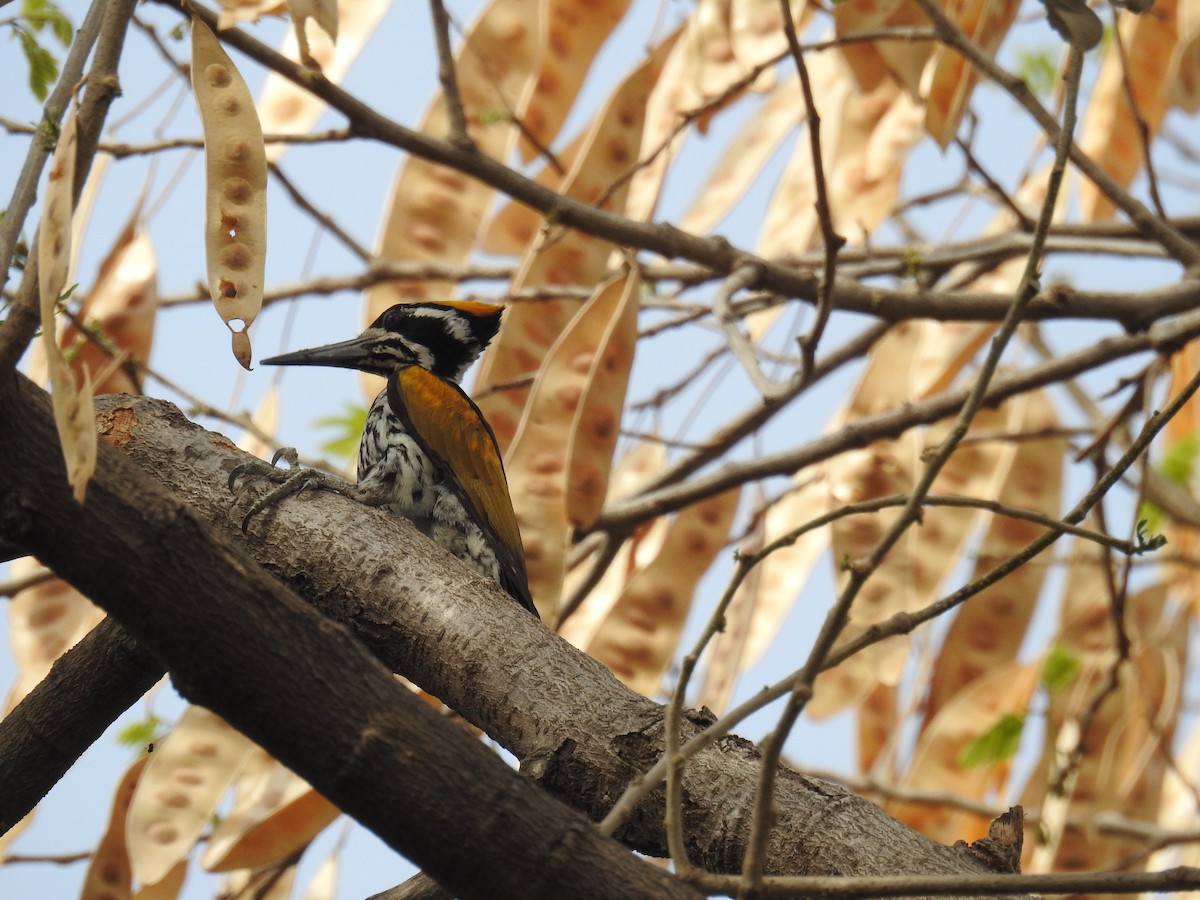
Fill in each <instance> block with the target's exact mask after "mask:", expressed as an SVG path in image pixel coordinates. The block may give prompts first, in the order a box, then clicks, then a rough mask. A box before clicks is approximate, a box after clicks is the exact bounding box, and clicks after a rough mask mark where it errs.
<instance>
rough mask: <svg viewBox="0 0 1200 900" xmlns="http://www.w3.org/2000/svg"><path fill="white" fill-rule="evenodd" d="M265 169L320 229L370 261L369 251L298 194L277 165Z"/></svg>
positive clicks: (329, 216)
mask: <svg viewBox="0 0 1200 900" xmlns="http://www.w3.org/2000/svg"><path fill="white" fill-rule="evenodd" d="M267 168H269V169H270V170H271V174H272V175H273V176H274V177H275V181H276V182H277V183H278V184H279V185H280V186H281V187H282V188H283V189H284V190H285V191H287V194H288V196H289V197H291V198H292V202H293V203H295V204H296V205H297V206H299V207H300V208H301V209H302V210H304V211H305V212H306V213H308V214H309V215H310V216H311V217H312V218H313V219H314V220H316V222H317V223H318V224H319V225H321V227H322V228H324V229H326V230H327V231H328V232H329V233H330V234H332V235H333V236H334V237H336V238H337V239H338V240H339V241H341V242H342V243H343V244H344V245H345V246H346V248H347V249H348V250H349V251H350V252H351V253H353V254H354V255H355V256H357V257H358V258H359V259H361V260H362V261H363V262H366V263H369V262H370V261H371V257H372V254H371V251H370V250H368V249H367V248H366V247H364V246H363V245H362V244H360V243H359V242H358V241H356V240H355V239H354V238H353V236H352V235H351V234H350V233H349V232H348V231H346V230H345V229H344V228H342V226H341V225H339V224H338V223H337V222H335V221H334V219H333V216H331V215H329V213H324V212H321V210H319V209H317V208H316V207H315V206H313V204H312V203H311V202H310V201H309V199H308V198H307V197H305V196H304V194H303V193H301V192H300V189H299V188H298V187H296V185H295V184H293V183H292V180H291V179H290V178H288V177H287V176H286V175H285V174H283V169H281V168H280V167H279V163H277V162H268V163H267Z"/></svg>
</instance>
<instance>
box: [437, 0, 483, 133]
mask: <svg viewBox="0 0 1200 900" xmlns="http://www.w3.org/2000/svg"><path fill="white" fill-rule="evenodd" d="M429 8H430V11H431V12H432V13H433V35H434V38H435V40H436V43H437V53H438V80H439V81H441V83H442V102H443V103H445V104H446V116H447V118H448V119H449V120H450V138H449V140H450V143H452V144H454V145H455V146H456V147H459V148H460V149H462V150H476V149H477V148H476V146H475V142H474V141H472V140H471V135H470V134H468V133H467V116H466V113H465V112H464V111H463V102H462V95H461V94H459V92H458V73H457V72H456V71H455V68H454V51H453V50H452V49H451V48H450V17H449V16H448V15H447V14H446V7H445V6H443V5H442V0H429Z"/></svg>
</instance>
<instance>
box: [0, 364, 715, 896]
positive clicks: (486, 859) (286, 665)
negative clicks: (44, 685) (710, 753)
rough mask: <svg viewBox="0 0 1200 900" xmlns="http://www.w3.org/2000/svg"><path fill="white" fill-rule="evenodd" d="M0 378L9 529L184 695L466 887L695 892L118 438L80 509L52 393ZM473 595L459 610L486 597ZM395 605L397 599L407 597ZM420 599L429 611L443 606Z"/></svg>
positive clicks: (4, 528)
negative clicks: (544, 781) (520, 760)
mask: <svg viewBox="0 0 1200 900" xmlns="http://www.w3.org/2000/svg"><path fill="white" fill-rule="evenodd" d="M4 377H5V381H7V382H9V383H8V384H6V385H5V387H6V388H7V390H4V391H2V392H0V430H2V431H3V433H4V435H5V439H4V441H2V442H0V533H3V534H4V535H5V536H6V537H7V538H8V539H10V540H12V541H14V542H16V543H19V544H21V545H23V546H25V547H26V548H27V549H28V550H29V551H30V552H32V553H34V554H36V555H37V556H38V557H39V558H40V559H42V560H44V561H45V562H46V563H47V564H49V565H50V566H51V567H52V568H54V570H55V571H56V572H57V573H58V574H59V575H61V576H62V577H64V578H66V579H67V580H68V581H69V582H71V583H72V584H73V585H74V586H75V587H76V588H78V589H79V590H81V591H83V592H85V593H87V594H88V595H89V596H90V597H92V599H93V600H95V601H96V602H98V603H99V604H100V605H102V606H104V607H105V608H106V609H109V610H110V611H111V612H112V613H113V614H114V615H117V616H118V617H119V618H120V619H121V620H122V621H123V622H125V623H127V625H128V627H129V628H130V631H131V632H132V633H134V634H135V635H136V637H137V638H138V640H139V641H140V642H144V643H145V644H146V645H147V646H148V647H152V648H153V649H154V652H155V653H156V654H158V655H160V656H161V657H162V658H163V659H165V660H168V661H169V666H170V670H171V674H172V679H173V681H174V682H175V685H176V686H177V687H178V688H179V689H180V691H181V693H183V695H184V696H185V697H187V698H188V699H190V700H192V701H193V702H196V703H200V704H202V705H204V706H207V707H209V708H211V709H213V710H214V711H216V712H217V713H219V714H221V715H222V716H223V717H224V718H226V719H227V720H228V721H229V722H230V723H231V724H233V725H234V726H235V727H237V728H238V729H239V730H240V731H242V732H243V733H244V734H246V735H247V736H248V737H250V738H252V739H253V740H255V741H256V742H258V743H259V744H261V745H262V746H263V747H264V748H265V749H267V750H268V751H269V752H271V753H272V754H273V755H275V756H276V757H278V758H279V759H280V760H282V761H283V762H285V763H286V764H287V765H288V766H289V767H290V768H292V769H294V770H295V771H296V772H298V773H299V774H301V775H302V776H303V777H305V778H306V779H307V780H308V781H309V782H310V783H312V784H313V785H314V786H315V787H316V788H317V789H318V790H319V791H321V793H322V794H324V795H325V796H327V797H329V799H330V800H331V801H333V802H334V803H336V804H337V805H338V806H339V807H341V808H342V809H343V810H345V811H346V812H347V813H349V814H350V815H352V816H354V817H355V818H356V819H358V820H359V821H360V822H362V823H363V824H364V825H366V826H367V827H369V828H371V829H372V830H373V831H375V832H376V833H377V834H379V835H380V836H381V837H382V838H383V839H384V840H385V841H387V842H388V844H389V845H390V846H392V847H393V848H394V849H396V850H397V851H399V852H401V853H404V854H405V855H406V856H408V857H409V858H411V859H413V860H414V861H416V862H418V863H419V864H420V865H422V866H423V867H424V868H425V869H426V870H427V871H429V872H430V873H431V874H432V875H434V876H435V877H436V878H437V879H438V880H439V881H440V882H441V883H443V884H444V885H446V886H447V887H448V888H451V889H452V890H454V891H455V892H456V893H457V895H458V896H460V897H464V898H471V897H479V898H485V897H487V898H490V897H496V898H501V897H504V898H507V897H513V898H517V897H521V898H524V897H543V898H559V897H595V898H602V897H605V898H607V897H630V898H637V897H645V896H654V897H659V896H662V897H679V898H684V897H690V896H695V894H694V893H693V892H692V891H691V889H689V888H687V887H686V886H684V885H683V884H681V883H680V882H678V881H677V880H675V879H674V878H673V877H672V876H670V875H668V874H667V873H665V872H662V871H661V870H658V869H656V868H654V867H652V866H649V865H646V864H644V863H642V862H640V861H638V860H636V858H634V857H632V856H631V855H629V854H628V853H627V852H626V851H625V850H624V849H622V848H621V847H620V846H619V845H618V844H616V843H614V842H612V841H608V840H606V839H604V838H602V837H601V835H599V833H598V832H597V831H596V830H595V829H594V828H592V827H591V826H590V825H589V824H588V823H587V822H586V820H584V819H582V818H581V817H579V816H578V815H577V814H576V813H573V812H571V811H570V810H569V809H567V808H566V807H565V806H562V805H561V804H558V803H556V802H554V801H553V800H551V798H549V797H547V796H546V795H545V794H544V793H542V792H540V791H537V790H536V789H534V788H533V787H532V786H531V785H529V784H528V782H527V781H525V780H524V779H522V778H521V777H520V776H519V775H518V774H517V773H515V772H513V771H512V770H511V769H510V768H508V767H507V766H506V765H504V763H503V762H502V761H501V760H499V759H498V758H497V757H496V756H495V755H494V754H493V753H491V752H490V751H488V750H487V748H485V747H484V746H483V745H482V744H480V743H479V742H478V741H476V740H474V739H472V738H471V737H470V736H469V735H467V734H466V733H465V732H463V731H461V730H459V729H456V728H454V727H453V726H450V725H449V724H448V723H446V722H445V721H444V720H443V719H441V718H440V717H439V716H437V714H436V713H434V712H433V710H431V709H429V708H428V706H426V705H425V704H424V703H422V702H421V701H420V700H418V699H417V698H416V697H414V696H413V695H412V693H411V692H410V691H408V690H407V689H406V688H405V687H403V686H402V685H400V684H399V683H398V682H396V681H395V679H394V678H392V676H391V673H390V672H388V671H387V669H385V668H384V667H383V666H382V665H380V663H379V662H378V660H376V659H375V658H374V657H372V656H371V655H370V654H369V653H368V651H367V650H366V649H365V648H364V647H363V646H362V644H361V643H360V642H359V641H357V640H355V639H354V637H353V636H352V635H351V634H350V633H349V632H348V631H347V630H346V629H345V628H343V627H341V626H338V625H335V624H334V623H332V622H330V621H329V620H328V619H326V618H325V617H323V616H321V615H319V614H318V613H317V612H316V611H314V610H313V609H312V608H311V607H310V606H308V605H307V604H305V603H304V602H303V601H302V600H301V599H300V598H299V597H297V596H296V595H295V594H293V593H292V592H291V591H290V590H289V589H288V588H286V587H285V586H283V585H282V584H280V583H279V582H278V581H276V580H275V579H274V578H272V577H270V576H269V575H268V574H267V573H266V572H264V571H263V570H262V569H261V568H260V567H259V566H258V565H257V564H256V563H255V562H254V561H253V559H251V558H250V557H248V556H247V555H246V554H245V553H244V552H243V551H242V550H240V549H238V548H237V547H236V546H235V545H233V544H232V543H231V542H230V541H228V540H227V539H225V538H222V537H221V536H220V535H218V534H217V533H216V532H215V531H214V530H213V529H212V528H211V527H210V526H209V525H207V524H206V523H205V522H203V521H202V520H201V519H200V518H199V517H197V515H196V514H195V513H194V512H193V511H192V510H191V509H190V508H189V507H188V506H187V505H185V504H184V503H183V502H181V501H180V500H179V499H178V498H176V497H174V496H172V495H171V494H169V493H168V492H167V491H165V490H164V489H163V488H162V487H161V486H159V485H157V484H156V483H155V482H154V481H153V480H152V479H150V478H148V477H146V475H145V474H143V473H142V472H140V471H139V470H138V469H137V467H136V466H134V465H133V464H131V463H130V462H128V461H127V460H125V459H123V458H122V457H121V455H120V454H119V453H117V452H116V451H115V450H113V449H112V448H111V447H109V446H107V445H104V444H102V445H101V454H100V465H99V466H98V469H97V477H96V478H95V479H93V481H92V483H91V484H90V486H89V489H88V497H87V502H86V503H85V504H84V505H82V506H80V505H79V504H76V503H75V501H74V500H73V498H72V496H71V493H70V490H69V488H68V487H67V483H66V479H65V473H64V471H63V464H62V461H61V459H60V458H59V456H58V454H56V453H52V452H47V448H51V447H53V446H54V444H55V442H56V440H57V439H56V436H55V427H54V422H53V417H52V414H51V411H50V402H49V398H48V397H47V396H46V395H45V393H44V392H43V391H41V390H39V389H37V388H36V387H34V386H33V385H32V384H31V383H30V382H29V381H28V380H27V379H24V378H23V377H22V376H19V375H11V374H10V375H6V376H4ZM124 418H125V420H126V421H128V419H129V417H128V415H126V416H125V417H124ZM465 593H467V599H466V601H465V605H467V606H470V605H471V603H479V602H481V601H480V596H479V592H478V591H475V592H471V591H467V592H465ZM471 598H473V599H471ZM389 599H390V601H391V602H392V603H394V604H399V605H400V606H402V607H404V606H407V603H406V601H407V600H408V599H409V597H406V595H405V594H404V593H401V594H398V595H393V596H392V597H390V598H389ZM432 599H433V598H432V597H430V598H428V600H432ZM428 600H427V603H426V604H425V605H424V606H423V610H422V611H423V612H424V613H425V614H426V615H436V607H435V605H434V604H433V603H431V602H428ZM514 610H515V611H516V612H518V613H521V611H520V610H517V609H516V607H515V606H514ZM522 614H523V613H522ZM526 617H527V618H528V616H526ZM93 677H96V673H93ZM413 748H420V750H419V752H414V749H413ZM522 862H524V863H525V864H522Z"/></svg>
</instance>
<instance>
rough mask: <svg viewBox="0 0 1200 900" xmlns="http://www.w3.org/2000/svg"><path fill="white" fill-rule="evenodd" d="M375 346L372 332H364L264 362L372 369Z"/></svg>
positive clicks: (269, 363)
mask: <svg viewBox="0 0 1200 900" xmlns="http://www.w3.org/2000/svg"><path fill="white" fill-rule="evenodd" d="M375 344H376V340H375V338H374V336H373V335H372V334H371V333H370V332H364V333H363V334H360V335H359V336H358V337H356V338H351V339H350V340H348V341H339V342H338V343H336V344H325V345H324V346H321V347H313V348H311V349H309V350H297V351H295V352H294V353H284V354H282V355H280V356H272V357H271V358H270V359H264V360H263V361H262V362H263V364H264V365H268V366H336V367H337V368H341V369H363V368H369V367H370V363H371V360H372V358H373V350H374V347H375Z"/></svg>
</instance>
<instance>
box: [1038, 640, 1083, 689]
mask: <svg viewBox="0 0 1200 900" xmlns="http://www.w3.org/2000/svg"><path fill="white" fill-rule="evenodd" d="M1079 666H1080V662H1079V655H1078V654H1077V653H1076V652H1075V651H1074V650H1070V649H1068V648H1066V647H1064V646H1063V645H1062V644H1055V645H1054V646H1053V647H1051V648H1050V652H1049V653H1047V654H1046V661H1045V662H1044V663H1042V687H1044V688H1045V689H1046V690H1047V691H1049V692H1050V693H1052V694H1053V693H1055V692H1056V691H1061V690H1063V689H1064V688H1066V687H1068V686H1069V685H1070V684H1071V682H1072V681H1074V680H1075V676H1076V675H1078V674H1079Z"/></svg>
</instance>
